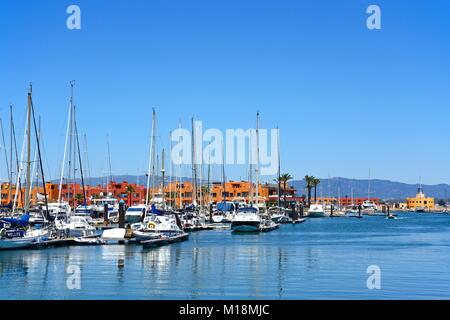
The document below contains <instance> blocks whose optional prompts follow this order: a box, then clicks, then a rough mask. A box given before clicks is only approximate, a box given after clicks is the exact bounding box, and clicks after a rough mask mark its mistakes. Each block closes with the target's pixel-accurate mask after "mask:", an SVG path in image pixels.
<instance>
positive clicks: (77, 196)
mask: <svg viewBox="0 0 450 320" xmlns="http://www.w3.org/2000/svg"><path fill="white" fill-rule="evenodd" d="M75 200H77V204H80V202H81V201H82V200H83V195H82V194H80V193H77V194H76V195H75Z"/></svg>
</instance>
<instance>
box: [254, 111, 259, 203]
mask: <svg viewBox="0 0 450 320" xmlns="http://www.w3.org/2000/svg"><path fill="white" fill-rule="evenodd" d="M255 174H256V208H257V209H259V111H258V112H257V113H256V169H255Z"/></svg>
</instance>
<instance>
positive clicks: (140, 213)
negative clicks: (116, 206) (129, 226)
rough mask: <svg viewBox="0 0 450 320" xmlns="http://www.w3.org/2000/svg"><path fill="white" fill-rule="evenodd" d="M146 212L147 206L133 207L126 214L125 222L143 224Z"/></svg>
mask: <svg viewBox="0 0 450 320" xmlns="http://www.w3.org/2000/svg"><path fill="white" fill-rule="evenodd" d="M145 212H146V208H145V205H143V204H140V205H137V206H131V207H129V208H128V210H127V212H126V213H125V222H126V223H136V222H141V221H142V220H143V219H144V216H145Z"/></svg>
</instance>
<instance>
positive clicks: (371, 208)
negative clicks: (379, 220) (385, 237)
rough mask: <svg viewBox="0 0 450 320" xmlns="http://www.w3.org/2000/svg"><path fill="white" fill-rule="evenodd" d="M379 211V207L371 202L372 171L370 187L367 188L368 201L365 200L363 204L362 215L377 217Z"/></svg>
mask: <svg viewBox="0 0 450 320" xmlns="http://www.w3.org/2000/svg"><path fill="white" fill-rule="evenodd" d="M377 211H378V207H377V205H376V204H375V203H374V202H373V201H371V200H370V170H369V180H368V186H367V200H365V201H364V202H363V203H362V210H361V212H362V214H365V215H372V216H373V215H375V214H376V212H377Z"/></svg>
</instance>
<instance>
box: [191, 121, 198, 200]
mask: <svg viewBox="0 0 450 320" xmlns="http://www.w3.org/2000/svg"><path fill="white" fill-rule="evenodd" d="M191 122H192V140H191V142H192V195H193V198H192V202H193V203H194V205H195V206H197V163H196V149H195V148H196V145H195V134H196V132H195V126H194V117H192V119H191Z"/></svg>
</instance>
